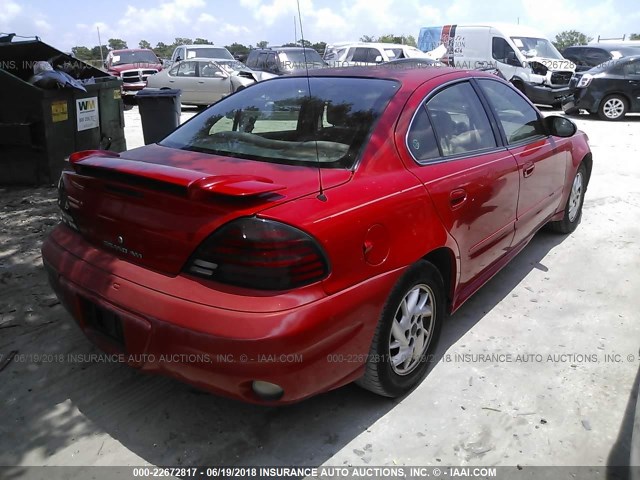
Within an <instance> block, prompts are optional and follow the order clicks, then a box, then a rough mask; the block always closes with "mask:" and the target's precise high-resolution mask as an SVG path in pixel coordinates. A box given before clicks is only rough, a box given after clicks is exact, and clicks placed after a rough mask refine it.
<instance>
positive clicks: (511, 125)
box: [478, 79, 546, 144]
mask: <svg viewBox="0 0 640 480" xmlns="http://www.w3.org/2000/svg"><path fill="white" fill-rule="evenodd" d="M478 83H479V84H480V86H481V88H482V91H483V92H484V93H485V94H486V96H487V97H489V102H490V103H491V106H492V108H493V110H494V112H495V114H496V115H497V117H498V119H499V120H500V123H501V124H502V128H503V130H504V133H505V135H506V137H507V143H509V144H513V143H519V142H523V141H526V140H529V139H534V138H538V137H540V136H545V135H546V132H545V130H544V126H543V125H542V121H541V120H540V117H539V116H538V112H536V110H535V109H534V108H533V107H532V106H531V105H530V104H529V103H528V102H527V101H526V100H524V99H523V98H522V97H521V96H520V95H518V94H517V93H516V92H515V91H513V89H512V88H511V87H509V86H508V85H505V84H503V83H500V82H496V81H494V80H485V79H481V80H478Z"/></svg>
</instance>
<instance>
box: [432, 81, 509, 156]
mask: <svg viewBox="0 0 640 480" xmlns="http://www.w3.org/2000/svg"><path fill="white" fill-rule="evenodd" d="M427 111H428V112H429V117H430V118H431V123H432V125H433V128H434V130H435V134H436V138H437V141H438V145H439V146H440V151H441V152H442V155H444V156H445V157H447V156H451V155H460V154H466V153H468V152H475V151H479V150H485V149H489V148H494V147H496V146H497V143H496V139H495V137H494V135H493V130H492V129H491V123H490V122H489V118H488V117H487V114H486V112H485V111H484V107H483V106H482V103H480V99H479V98H478V96H477V95H476V92H475V90H474V89H473V87H472V86H471V85H470V84H469V83H468V82H462V83H457V84H455V85H452V86H450V87H447V88H445V89H444V90H441V91H440V92H438V93H437V94H435V95H434V96H433V97H432V98H431V99H430V100H429V101H428V102H427Z"/></svg>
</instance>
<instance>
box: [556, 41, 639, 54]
mask: <svg viewBox="0 0 640 480" xmlns="http://www.w3.org/2000/svg"><path fill="white" fill-rule="evenodd" d="M583 48H600V49H602V50H606V51H607V52H613V51H616V50H625V51H629V50H638V49H640V44H635V45H634V44H629V43H592V44H589V45H573V46H571V47H567V48H565V50H569V49H574V50H576V49H583Z"/></svg>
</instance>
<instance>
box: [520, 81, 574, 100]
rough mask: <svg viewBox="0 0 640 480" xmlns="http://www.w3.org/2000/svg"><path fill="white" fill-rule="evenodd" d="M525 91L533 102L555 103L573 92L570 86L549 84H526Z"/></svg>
mask: <svg viewBox="0 0 640 480" xmlns="http://www.w3.org/2000/svg"><path fill="white" fill-rule="evenodd" d="M524 93H525V95H526V96H527V98H529V100H531V101H532V102H533V103H540V104H542V105H555V104H557V103H561V102H562V101H563V99H564V98H565V97H567V96H569V95H570V94H571V89H570V88H569V87H568V86H564V87H550V86H548V85H537V84H531V83H525V84H524Z"/></svg>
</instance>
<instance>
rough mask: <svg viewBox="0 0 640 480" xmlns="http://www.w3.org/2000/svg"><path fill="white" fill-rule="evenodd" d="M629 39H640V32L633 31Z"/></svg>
mask: <svg viewBox="0 0 640 480" xmlns="http://www.w3.org/2000/svg"><path fill="white" fill-rule="evenodd" d="M629 40H640V33H632V34H630V35H629Z"/></svg>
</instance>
